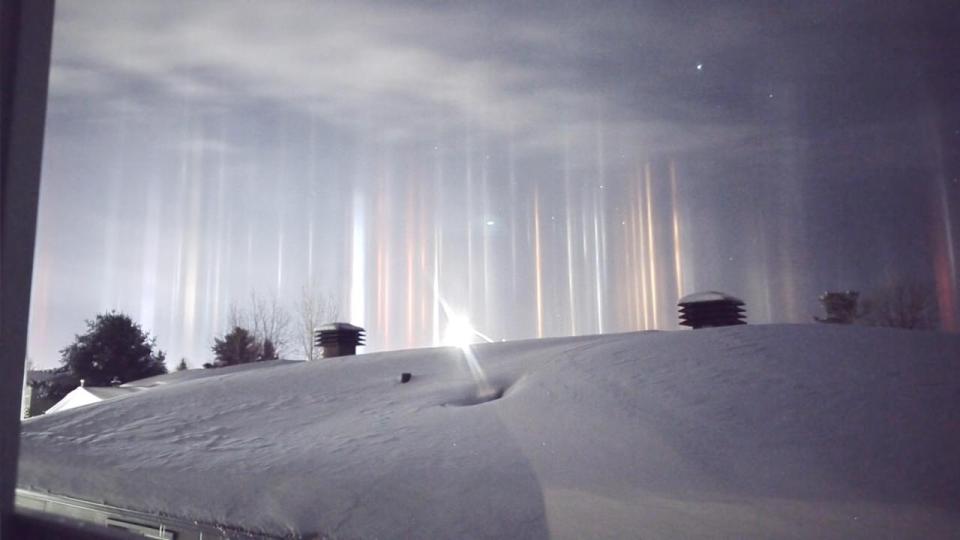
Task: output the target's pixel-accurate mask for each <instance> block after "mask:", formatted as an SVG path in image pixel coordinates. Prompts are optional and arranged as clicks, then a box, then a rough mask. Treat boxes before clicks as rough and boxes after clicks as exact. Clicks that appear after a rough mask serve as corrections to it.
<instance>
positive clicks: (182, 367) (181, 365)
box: [177, 358, 190, 371]
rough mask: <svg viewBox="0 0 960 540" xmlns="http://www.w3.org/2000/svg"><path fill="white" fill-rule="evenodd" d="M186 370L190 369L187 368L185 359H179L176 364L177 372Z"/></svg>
mask: <svg viewBox="0 0 960 540" xmlns="http://www.w3.org/2000/svg"><path fill="white" fill-rule="evenodd" d="M187 369H190V368H188V367H187V359H186V358H181V359H180V363H179V364H177V371H184V370H187Z"/></svg>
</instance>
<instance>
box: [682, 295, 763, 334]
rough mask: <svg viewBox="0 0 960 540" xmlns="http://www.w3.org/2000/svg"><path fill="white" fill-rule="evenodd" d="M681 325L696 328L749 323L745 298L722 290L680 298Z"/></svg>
mask: <svg viewBox="0 0 960 540" xmlns="http://www.w3.org/2000/svg"><path fill="white" fill-rule="evenodd" d="M679 305H680V325H681V326H690V327H692V328H694V329H696V328H711V327H714V326H735V325H738V324H747V321H746V320H744V312H745V311H746V310H745V309H744V308H743V305H744V304H743V300H740V299H739V298H736V297H734V296H730V295H727V294H724V293H721V292H716V291H706V292H700V293H694V294H690V295H687V296H684V297H683V298H681V299H680V302H679Z"/></svg>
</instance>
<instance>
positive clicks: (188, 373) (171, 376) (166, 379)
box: [120, 360, 301, 389]
mask: <svg viewBox="0 0 960 540" xmlns="http://www.w3.org/2000/svg"><path fill="white" fill-rule="evenodd" d="M299 362H301V361H300V360H265V361H263V362H249V363H246V364H237V365H235V366H226V367H220V368H209V369H185V370H183V371H171V372H170V373H164V374H163V375H154V376H153V377H147V378H145V379H138V380H136V381H130V382H128V383H125V384H121V385H120V387H121V388H131V387H133V388H141V389H142V388H152V387H155V386H161V385H166V384H174V383H179V382H184V381H192V380H196V379H205V378H207V377H216V376H220V375H226V374H229V373H241V372H244V371H250V370H257V369H269V368H272V367H275V366H283V365H287V364H296V363H299Z"/></svg>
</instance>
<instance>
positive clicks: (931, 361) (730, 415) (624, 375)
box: [19, 325, 960, 538]
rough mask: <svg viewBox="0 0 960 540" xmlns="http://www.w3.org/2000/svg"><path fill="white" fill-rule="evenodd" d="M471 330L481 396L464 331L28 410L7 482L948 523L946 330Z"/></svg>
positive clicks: (568, 527)
mask: <svg viewBox="0 0 960 540" xmlns="http://www.w3.org/2000/svg"><path fill="white" fill-rule="evenodd" d="M471 351H472V353H473V354H475V356H476V359H477V363H478V364H479V366H480V367H481V368H482V372H483V374H484V375H485V377H486V379H487V382H488V384H489V386H490V387H491V388H493V389H494V390H495V392H494V393H493V394H488V395H485V396H481V395H478V384H477V381H476V379H475V376H474V375H473V373H475V372H474V371H472V370H471V369H470V367H469V366H468V365H467V362H466V360H465V356H464V352H463V351H461V350H459V349H452V348H441V349H423V350H409V351H399V352H391V353H381V354H370V355H363V356H358V357H344V358H336V359H331V360H326V361H319V362H311V363H303V364H291V365H279V366H276V367H273V368H271V369H266V370H254V371H247V372H240V373H231V374H226V375H222V376H215V377H207V378H204V379H199V380H193V381H186V382H182V383H178V384H176V385H170V386H166V387H161V388H155V389H152V390H149V391H146V392H140V393H136V394H132V395H130V396H126V397H121V398H117V399H115V400H111V401H109V402H105V403H102V404H98V405H93V406H88V407H82V408H79V409H75V410H71V411H66V412H63V413H60V414H57V415H52V416H50V417H39V418H36V419H31V420H28V421H27V422H26V423H25V424H24V427H23V435H22V456H21V461H20V476H19V485H20V487H22V488H26V489H30V490H34V491H40V492H50V493H55V494H61V495H68V496H72V497H77V498H82V499H87V500H91V501H97V502H103V503H107V504H111V505H116V506H121V507H126V508H131V509H135V510H141V511H146V512H151V513H155V514H163V515H170V516H177V517H181V518H187V519H191V520H196V521H199V522H203V523H223V524H230V525H235V526H240V527H243V528H245V529H247V530H250V531H257V532H260V533H264V534H270V535H277V536H311V535H317V536H324V537H334V538H415V537H419V538H548V537H549V538H681V537H682V538H696V537H711V538H718V537H737V538H750V537H778V538H882V537H900V538H903V537H917V538H920V537H923V538H935V537H940V538H946V537H950V536H952V535H953V534H955V532H956V531H957V530H960V510H958V509H960V459H958V456H960V422H958V418H960V417H958V415H957V411H960V365H958V361H960V337H958V336H951V335H944V334H936V333H928V332H908V331H900V330H889V329H874V328H860V327H846V326H834V325H796V326H743V327H729V328H715V329H706V330H697V331H681V332H645V333H630V334H619V335H607V336H590V337H576V338H559V339H545V340H535V341H523V342H511V343H495V344H483V345H477V346H474V347H472V348H471ZM401 372H410V373H412V374H413V379H412V380H411V381H410V382H409V383H407V384H400V382H399V380H398V377H399V375H400V373H401ZM498 396H499V397H498Z"/></svg>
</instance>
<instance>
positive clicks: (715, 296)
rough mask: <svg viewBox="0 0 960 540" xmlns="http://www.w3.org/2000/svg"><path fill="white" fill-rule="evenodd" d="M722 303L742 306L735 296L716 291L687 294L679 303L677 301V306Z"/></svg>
mask: <svg viewBox="0 0 960 540" xmlns="http://www.w3.org/2000/svg"><path fill="white" fill-rule="evenodd" d="M722 301H727V302H734V303H739V304H743V300H740V299H739V298H737V297H736V296H731V295H729V294H726V293H722V292H718V291H703V292H698V293H693V294H688V295H686V296H684V297H683V298H681V299H680V300H679V301H677V304H680V305H683V304H695V303H700V302H722Z"/></svg>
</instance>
